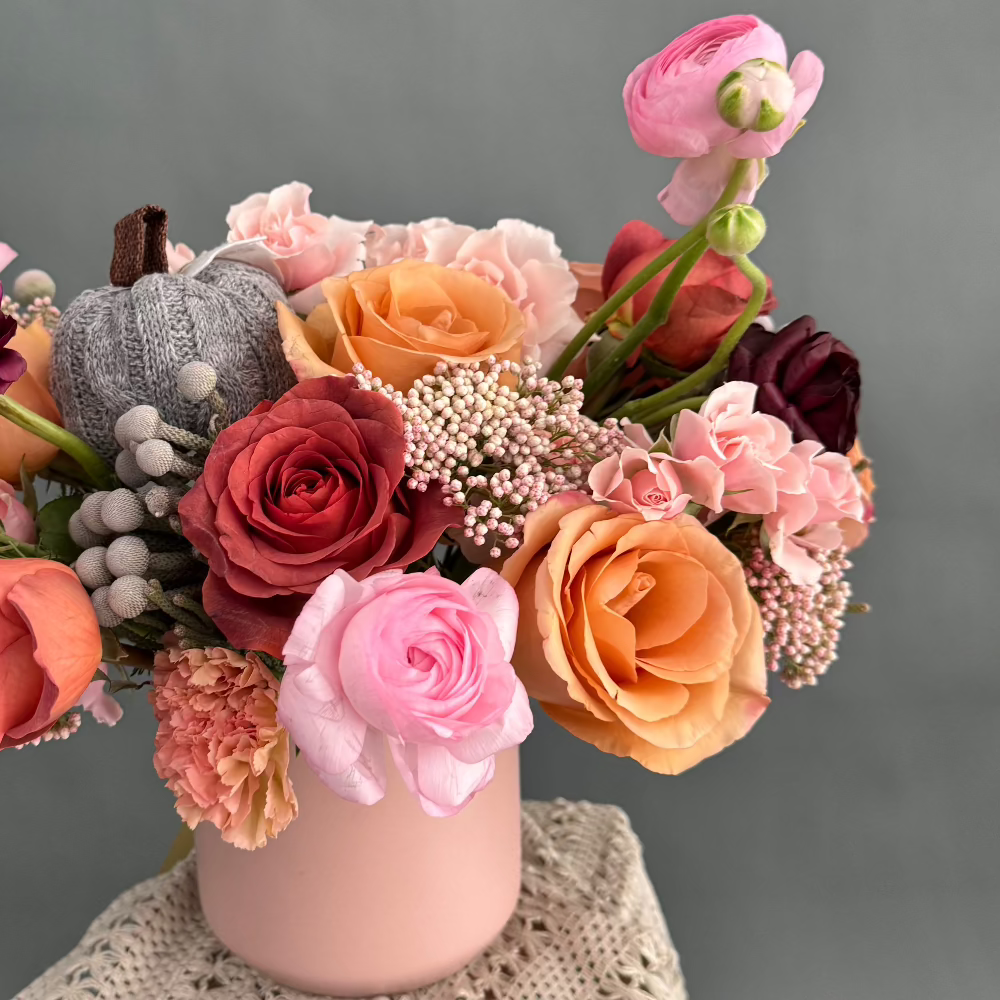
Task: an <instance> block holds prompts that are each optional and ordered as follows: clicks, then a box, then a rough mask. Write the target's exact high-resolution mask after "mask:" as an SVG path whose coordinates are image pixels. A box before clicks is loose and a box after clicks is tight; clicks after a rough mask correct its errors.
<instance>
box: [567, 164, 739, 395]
mask: <svg viewBox="0 0 1000 1000" xmlns="http://www.w3.org/2000/svg"><path fill="white" fill-rule="evenodd" d="M750 162H751V161H750V160H737V161H736V164H735V166H734V167H733V173H732V175H731V176H730V178H729V183H728V184H727V185H726V187H725V189H724V190H723V192H722V194H721V195H720V196H719V200H718V201H717V202H716V203H715V204H714V205H713V206H712V208H711V209H710V210H709V212H708V214H707V215H706V216H705V218H704V219H702V220H701V222H699V223H698V224H697V225H696V226H695V227H694V228H693V229H691V230H689V231H688V232H687V233H685V234H684V235H683V236H682V237H681V238H680V239H679V240H677V241H676V242H675V243H673V244H672V245H671V246H669V247H668V248H667V249H666V250H664V251H663V253H661V254H660V256H659V257H657V258H656V260H654V261H652V262H651V263H649V264H647V265H646V266H645V267H644V268H643V269H642V270H641V271H640V272H639V273H638V274H637V275H636V276H635V277H634V278H633V279H632V280H631V281H628V282H626V283H625V284H624V285H622V287H621V288H619V289H618V291H617V292H615V294H614V295H612V296H611V298H609V299H608V301H607V302H605V303H604V305H602V306H601V307H600V309H598V310H597V311H596V312H595V313H594V314H593V315H592V316H591V317H590V319H588V320H587V322H586V323H584V325H583V326H582V327H581V329H580V332H579V333H577V335H576V336H575V337H574V338H573V339H572V340H571V341H570V342H569V344H567V345H566V347H565V349H564V350H563V352H562V354H560V355H559V357H558V358H556V362H555V364H554V365H553V366H552V367H551V368H550V369H549V373H548V377H549V378H551V379H559V378H562V377H563V375H565V374H566V369H567V368H569V366H570V365H571V364H572V363H573V361H574V359H575V358H576V356H577V355H578V354H579V353H580V351H582V350H583V349H584V347H586V346H587V344H588V343H589V342H590V338H591V337H593V336H594V334H595V333H597V332H598V331H600V330H601V329H602V328H603V327H604V326H605V324H606V323H607V322H608V320H609V319H611V317H612V316H614V314H615V313H616V312H618V310H619V309H620V308H621V307H622V306H623V305H624V304H625V303H626V302H627V301H628V300H629V299H630V298H632V296H633V295H635V293H636V292H638V291H639V289H640V288H642V287H643V285H645V284H646V283H647V282H649V281H652V280H653V278H655V277H656V276H657V275H658V274H659V273H660V271H662V270H663V269H664V268H665V267H668V266H669V265H670V264H672V263H673V262H674V261H675V260H677V258H678V257H680V256H681V254H683V253H686V252H687V251H688V250H690V249H691V247H693V246H694V245H695V243H697V242H698V240H700V239H703V238H704V236H705V229H706V228H707V225H708V216H709V215H711V214H712V212H714V211H715V210H716V209H717V208H722V206H723V205H728V204H729V203H730V202H731V201H732V200H733V198H735V197H736V195H737V194H738V193H739V190H740V188H741V187H742V186H743V181H744V179H745V178H746V175H747V171H748V170H749V169H750Z"/></svg>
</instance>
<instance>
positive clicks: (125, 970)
mask: <svg viewBox="0 0 1000 1000" xmlns="http://www.w3.org/2000/svg"><path fill="white" fill-rule="evenodd" d="M522 838H523V844H524V868H523V877H522V887H521V899H520V902H519V903H518V907H517V911H516V912H515V914H514V916H513V917H512V918H511V919H510V922H509V923H508V924H507V927H506V928H505V930H504V932H503V934H502V935H501V937H500V938H499V940H497V941H496V942H495V943H494V944H493V945H492V946H491V947H490V948H489V950H488V951H486V952H485V953H484V954H482V955H481V956H480V957H479V958H477V959H476V960H475V961H474V962H473V963H472V964H471V965H470V966H468V968H466V969H465V970H464V971H463V972H460V973H457V974H456V975H454V976H452V977H451V978H450V979H447V980H445V981H444V982H441V983H437V984H435V985H433V986H429V987H426V988H425V989H422V990H418V991H417V992H416V993H412V994H406V995H405V998H406V1000H538V998H544V1000H686V998H687V992H686V990H685V988H684V980H683V977H682V976H681V971H680V965H679V962H678V958H677V953H676V952H675V951H674V948H673V945H672V944H671V941H670V936H669V934H668V932H667V927H666V923H665V922H664V919H663V914H662V912H661V910H660V906H659V903H658V902H657V899H656V895H655V893H654V891H653V888H652V886H651V885H650V882H649V877H648V876H647V874H646V870H645V867H644V865H643V862H642V846H641V844H640V843H639V840H638V838H637V837H636V836H635V834H634V833H633V832H632V828H631V826H630V825H629V821H628V817H627V816H626V815H625V814H624V813H623V812H622V811H621V810H620V809H617V808H615V807H613V806H599V805H592V804H590V803H587V802H565V801H563V800H556V801H555V802H526V803H525V804H524V808H523V813H522ZM194 864H195V861H194V858H193V857H189V858H187V859H185V860H184V861H182V862H181V863H180V864H179V865H178V866H177V867H176V868H174V869H173V871H171V872H169V873H168V874H166V875H161V876H159V877H157V878H152V879H149V880H148V881H146V882H141V883H140V884H139V885H137V886H135V887H134V888H132V889H129V890H128V891H127V892H125V893H123V894H122V895H121V896H119V897H118V899H116V900H115V901H114V902H113V903H112V904H111V906H109V907H108V909H107V910H105V911H104V913H102V914H101V916H99V917H98V918H97V919H96V920H95V921H94V923H93V924H92V925H91V927H90V929H89V930H88V931H87V934H86V936H85V937H84V939H83V940H82V941H81V942H80V944H79V945H78V946H77V948H76V949H75V950H74V951H73V952H72V953H71V954H69V955H67V956H66V958H64V959H62V961H60V962H59V963H58V964H56V965H55V966H53V967H52V968H51V969H50V970H49V971H48V972H46V973H45V974H44V975H42V976H41V977H40V978H39V979H37V980H36V981H35V982H34V983H32V985H31V986H29V987H28V988H27V989H26V990H24V991H23V992H21V993H20V994H18V997H17V998H15V1000H194V998H198V997H204V998H211V1000H252V998H261V1000H309V997H310V994H305V993H300V992H298V991H297V990H291V989H287V988H285V987H282V986H278V985H277V984H276V983H274V982H272V981H271V980H270V979H267V978H266V977H264V976H262V975H261V974H259V973H257V972H255V971H254V970H253V969H251V968H249V967H248V966H247V965H246V964H245V963H244V962H243V961H242V960H240V959H239V958H237V957H236V956H235V955H233V954H232V953H231V952H230V951H228V950H227V949H226V948H225V946H224V945H222V944H221V943H220V942H219V941H218V939H217V938H216V937H215V936H214V935H213V934H212V932H211V931H210V930H209V929H208V926H207V925H206V923H205V919H204V917H203V916H202V913H201V908H200V906H199V904H198V891H197V886H196V881H195V868H194ZM399 1000H403V998H402V996H401V997H400V998H399Z"/></svg>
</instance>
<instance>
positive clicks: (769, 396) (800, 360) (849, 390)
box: [727, 316, 861, 455]
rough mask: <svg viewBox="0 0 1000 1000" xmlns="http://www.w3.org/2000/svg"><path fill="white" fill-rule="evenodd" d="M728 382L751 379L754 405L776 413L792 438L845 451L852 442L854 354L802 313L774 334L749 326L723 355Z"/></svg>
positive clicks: (857, 375)
mask: <svg viewBox="0 0 1000 1000" xmlns="http://www.w3.org/2000/svg"><path fill="white" fill-rule="evenodd" d="M727 378H728V380H729V381H731V382H736V381H739V382H755V383H756V384H757V385H758V386H760V389H759V391H758V393H757V409H759V410H762V411H763V412H764V413H770V414H772V415H773V416H775V417H780V418H781V419H782V420H784V421H785V423H786V424H788V426H789V427H791V429H792V433H793V434H794V436H795V439H796V440H797V441H819V442H821V443H822V444H823V445H824V446H825V447H826V448H827V449H829V450H830V451H839V452H840V453H841V454H844V455H846V454H847V452H849V451H850V450H851V445H853V444H854V439H855V437H856V436H857V429H858V406H859V405H860V403H861V372H860V370H859V367H858V359H857V357H855V354H854V352H853V351H852V350H851V349H850V348H849V347H847V346H846V345H845V344H843V343H842V342H841V341H839V340H837V338H836V337H834V336H833V335H832V334H829V333H817V332H816V320H814V319H813V318H812V316H802V317H800V318H799V319H797V320H795V321H794V322H793V323H789V324H788V326H786V327H784V329H782V330H779V331H778V332H777V333H771V332H770V331H768V330H765V329H764V328H763V327H762V326H758V325H757V324H754V325H753V326H751V327H750V329H749V330H747V332H746V334H744V336H743V339H742V340H741V341H740V343H739V344H738V346H737V347H736V350H735V351H733V354H732V357H730V359H729V374H728V376H727Z"/></svg>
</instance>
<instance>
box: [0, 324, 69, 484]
mask: <svg viewBox="0 0 1000 1000" xmlns="http://www.w3.org/2000/svg"><path fill="white" fill-rule="evenodd" d="M7 346H8V347H9V348H11V349H12V350H15V351H17V353H18V354H20V355H21V357H22V358H24V360H25V361H26V362H27V363H28V370H27V371H26V372H25V373H24V374H23V375H22V376H21V377H20V378H19V379H18V380H17V381H16V382H15V383H14V384H13V385H12V386H11V387H10V388H9V389H8V390H7V393H6V395H7V398H8V399H12V400H14V402H15V403H20V404H21V405H22V406H26V407H27V408H28V409H29V410H32V411H33V412H35V413H37V414H38V415H39V416H40V417H45V419H46V420H51V421H52V422H53V423H56V424H61V423H62V417H61V415H60V413H59V407H57V406H56V401H55V400H54V399H53V398H52V395H51V394H50V392H49V365H50V364H51V361H52V334H51V333H49V331H48V330H46V329H45V325H44V324H43V323H42V321H41V319H36V320H35V322H34V323H32V324H31V325H30V326H27V327H24V328H22V329H20V330H18V331H17V333H16V334H15V335H14V337H13V339H12V340H11V341H10V342H9V343H8V345H7ZM58 451H59V449H58V448H57V447H56V446H55V445H52V444H49V442H48V441H43V440H42V439H41V438H40V437H35V435H34V434H31V433H29V432H28V431H25V430H22V429H21V428H20V427H15V426H14V425H13V424H12V423H10V421H8V420H4V419H2V418H0V479H6V480H7V482H9V483H12V484H13V485H15V486H17V485H18V484H19V483H20V481H21V462H22V461H23V462H24V465H25V468H27V470H28V471H29V472H38V471H39V470H40V469H44V468H45V467H46V466H47V465H48V464H49V463H50V462H51V461H52V459H54V458H55V457H56V454H57V453H58Z"/></svg>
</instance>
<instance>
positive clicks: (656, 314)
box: [583, 239, 708, 412]
mask: <svg viewBox="0 0 1000 1000" xmlns="http://www.w3.org/2000/svg"><path fill="white" fill-rule="evenodd" d="M707 249H708V243H706V242H705V240H703V239H702V240H698V241H697V242H696V243H695V244H694V245H693V246H692V247H691V249H690V250H688V251H687V253H685V254H684V256H683V257H681V259H680V260H678V261H677V263H676V264H675V265H674V267H673V270H672V271H671V272H670V274H668V275H667V277H666V279H665V280H664V282H663V284H662V285H660V288H659V290H658V291H657V293H656V295H655V296H654V298H653V301H652V302H651V303H650V304H649V308H648V309H647V310H646V313H645V315H644V316H643V317H642V319H641V320H639V322H638V323H636V325H635V326H634V327H632V329H631V330H630V331H629V334H628V336H627V337H625V338H623V339H622V340H621V341H619V343H618V345H617V346H616V347H615V349H614V350H613V351H612V352H611V353H610V354H609V355H608V356H607V357H606V358H605V359H604V360H603V361H602V362H601V363H600V364H599V365H598V366H597V367H596V368H595V369H594V370H593V371H592V372H591V373H590V375H589V376H588V377H587V380H586V381H585V382H584V383H583V394H584V396H585V397H586V398H587V399H588V400H590V399H591V398H593V397H594V396H596V395H597V393H599V392H600V391H601V390H602V389H603V388H604V387H605V386H606V385H607V384H608V383H609V382H610V381H611V380H612V379H613V378H614V377H615V373H616V372H617V371H618V370H619V369H620V368H621V367H622V365H624V364H625V363H626V362H627V361H628V359H629V358H630V357H632V355H633V354H634V353H635V352H636V351H637V350H639V348H640V347H641V346H642V345H643V344H644V343H645V342H646V341H647V340H648V339H649V337H650V335H651V334H652V333H653V332H654V331H655V330H658V329H659V328H660V327H661V326H662V325H663V324H664V323H665V322H666V320H667V317H668V316H669V315H670V309H671V307H672V306H673V304H674V299H675V298H677V293H678V292H679V291H680V290H681V286H682V285H683V284H684V282H685V281H686V280H687V278H688V275H689V274H690V273H691V272H692V271H693V270H694V269H695V267H696V266H697V264H698V261H699V260H701V258H702V257H703V256H704V255H705V251H706V250H707ZM584 412H587V411H586V408H585V409H584Z"/></svg>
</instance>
